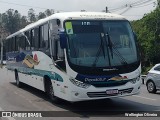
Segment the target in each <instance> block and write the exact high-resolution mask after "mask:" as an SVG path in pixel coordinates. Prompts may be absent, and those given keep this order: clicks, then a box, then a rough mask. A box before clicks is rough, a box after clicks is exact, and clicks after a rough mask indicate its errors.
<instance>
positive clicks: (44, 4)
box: [0, 0, 156, 20]
mask: <svg viewBox="0 0 160 120" xmlns="http://www.w3.org/2000/svg"><path fill="white" fill-rule="evenodd" d="M137 1H140V0H0V13H3V12H5V11H6V10H8V9H10V8H12V9H16V10H18V11H19V12H20V13H21V14H23V15H27V12H28V10H29V8H31V7H26V6H19V5H13V4H9V3H15V4H21V5H28V6H33V7H32V8H33V9H34V10H35V12H36V14H38V13H39V12H42V11H45V8H46V9H47V8H48V9H54V10H55V11H80V10H86V11H97V12H98V11H99V12H101V11H102V10H104V9H105V7H106V6H108V8H109V9H114V8H119V7H121V6H124V5H126V4H128V5H129V4H131V3H134V2H137ZM141 1H143V0H141ZM144 1H147V0H144ZM155 1H156V0H150V2H148V3H146V4H144V5H140V6H139V7H136V8H130V9H128V10H127V11H126V12H125V13H124V14H122V15H124V16H125V17H126V18H128V19H132V20H133V19H140V18H142V16H143V15H144V14H146V13H150V12H151V11H152V10H154V9H155V7H153V6H155V5H154V4H153V2H155ZM4 2H8V4H7V3H4ZM37 7H39V8H37ZM40 8H44V9H40ZM126 9H127V8H124V9H122V10H119V11H115V12H114V13H117V14H121V13H123V12H124V11H125V10H126Z"/></svg>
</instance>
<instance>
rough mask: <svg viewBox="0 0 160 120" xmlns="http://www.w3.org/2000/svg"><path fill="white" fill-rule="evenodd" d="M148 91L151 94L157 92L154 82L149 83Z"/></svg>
mask: <svg viewBox="0 0 160 120" xmlns="http://www.w3.org/2000/svg"><path fill="white" fill-rule="evenodd" d="M147 90H148V92H149V93H156V92H157V89H156V86H155V84H154V82H153V81H148V82H147Z"/></svg>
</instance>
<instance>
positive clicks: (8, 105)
mask: <svg viewBox="0 0 160 120" xmlns="http://www.w3.org/2000/svg"><path fill="white" fill-rule="evenodd" d="M0 111H19V112H21V111H52V113H48V114H49V115H53V114H54V115H55V116H56V115H57V116H58V117H47V118H18V117H14V118H11V117H7V118H4V117H3V118H0V120H22V119H23V120H32V119H34V120H36V119H37V120H44V119H47V120H53V119H56V120H63V119H65V120H74V119H76V120H77V119H78V120H79V119H91V120H99V119H102V120H110V119H111V120H125V119H126V120H135V119H137V117H124V114H125V113H126V112H129V113H132V112H136V111H137V112H138V113H139V112H142V111H146V112H152V113H154V112H156V111H160V92H158V93H156V94H150V93H148V92H147V90H146V86H145V85H142V87H141V93H140V94H139V95H134V96H127V97H122V98H112V99H105V100H96V101H86V102H78V103H69V102H66V101H61V102H60V103H58V104H56V103H51V102H50V100H49V98H48V97H47V96H46V95H45V93H43V92H41V91H39V90H37V89H35V88H32V87H30V86H27V85H24V86H23V88H17V87H16V85H15V80H14V74H13V73H11V72H10V71H7V70H6V69H5V68H3V69H1V68H0ZM117 111H118V112H117ZM108 113H109V114H110V115H111V116H107V114H108ZM142 113H144V112H142ZM159 114H160V112H159ZM59 116H62V117H59ZM115 116H116V117H115ZM117 116H119V117H117ZM120 116H122V117H120ZM140 119H142V120H143V119H145V120H150V119H152V120H158V119H159V118H158V117H152V118H150V117H141V118H140Z"/></svg>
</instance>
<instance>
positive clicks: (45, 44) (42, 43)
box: [39, 23, 49, 50]
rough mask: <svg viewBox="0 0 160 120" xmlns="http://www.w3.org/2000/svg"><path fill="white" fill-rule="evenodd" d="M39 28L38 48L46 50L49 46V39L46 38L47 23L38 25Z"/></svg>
mask: <svg viewBox="0 0 160 120" xmlns="http://www.w3.org/2000/svg"><path fill="white" fill-rule="evenodd" d="M39 28H40V31H39V33H40V41H39V43H40V49H41V50H47V49H48V48H49V39H48V23H47V24H44V25H42V26H40V27H39Z"/></svg>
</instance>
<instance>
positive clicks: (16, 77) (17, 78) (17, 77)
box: [15, 70, 22, 88]
mask: <svg viewBox="0 0 160 120" xmlns="http://www.w3.org/2000/svg"><path fill="white" fill-rule="evenodd" d="M15 80H16V85H17V87H19V88H20V87H22V83H21V82H20V81H19V76H18V71H17V70H15Z"/></svg>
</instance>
